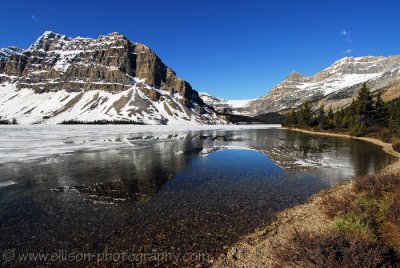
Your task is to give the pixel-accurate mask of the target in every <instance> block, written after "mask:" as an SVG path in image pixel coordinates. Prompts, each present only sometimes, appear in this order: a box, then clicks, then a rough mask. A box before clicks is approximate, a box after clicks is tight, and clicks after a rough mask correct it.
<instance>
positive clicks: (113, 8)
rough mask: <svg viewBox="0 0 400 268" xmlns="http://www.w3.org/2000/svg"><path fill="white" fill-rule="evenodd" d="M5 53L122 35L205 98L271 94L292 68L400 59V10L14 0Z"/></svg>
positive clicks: (389, 1) (210, 1) (191, 0)
mask: <svg viewBox="0 0 400 268" xmlns="http://www.w3.org/2000/svg"><path fill="white" fill-rule="evenodd" d="M1 8H2V15H1V16H0V25H2V27H1V28H0V47H6V46H9V45H16V46H19V47H22V48H27V47H28V46H29V45H30V44H31V43H32V42H34V40H35V39H36V38H37V37H38V36H40V35H41V34H42V33H43V32H44V31H45V30H52V31H55V32H59V33H62V34H66V35H68V36H71V37H75V36H78V35H79V36H84V37H94V38H96V37H98V36H99V35H101V34H107V33H110V32H119V33H121V34H124V35H126V36H127V37H128V38H129V39H130V40H132V41H133V42H142V43H145V44H147V45H148V46H149V47H150V48H152V49H153V50H154V51H155V52H156V53H157V54H158V55H159V56H160V57H161V59H162V60H163V61H164V62H165V63H166V64H167V65H168V66H170V67H171V68H173V69H174V70H175V71H176V72H177V74H178V75H179V76H180V77H181V78H183V79H185V80H187V81H189V82H190V83H191V84H192V86H193V87H194V88H195V89H197V90H199V91H206V92H209V93H211V94H213V95H216V96H219V97H223V98H228V99H243V98H256V97H259V96H261V95H264V94H265V93H266V92H267V91H268V90H270V89H271V88H272V87H273V86H274V85H276V84H277V83H279V82H280V81H281V80H282V79H284V78H285V77H286V76H287V75H288V74H289V73H290V72H291V71H293V70H297V71H299V72H301V73H303V74H306V75H311V74H314V73H315V72H317V71H319V70H322V69H324V68H326V67H328V66H329V65H331V64H332V63H333V62H334V61H336V60H338V59H340V58H342V57H345V56H365V55H397V54H400V43H399V41H400V27H399V26H400V16H399V10H400V3H399V1H395V0H380V1H377V0H376V1H370V0H364V1H351V0H347V1H342V0H337V1H322V0H303V1H301V0H297V1H296V0H280V1H278V0H276V1H272V0H270V1H269V0H201V1H200V0H185V1H184V0H168V1H165V0H147V1H144V0H140V1H136V0H132V1H101V0H97V1H95V0H87V1H82V0H81V1H77V0H69V1H41V0H36V1H4V2H3V3H2V4H1Z"/></svg>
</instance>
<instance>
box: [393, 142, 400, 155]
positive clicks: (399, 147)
mask: <svg viewBox="0 0 400 268" xmlns="http://www.w3.org/2000/svg"><path fill="white" fill-rule="evenodd" d="M392 147H393V150H395V151H396V152H399V153H400V142H398V143H395V144H393V145H392Z"/></svg>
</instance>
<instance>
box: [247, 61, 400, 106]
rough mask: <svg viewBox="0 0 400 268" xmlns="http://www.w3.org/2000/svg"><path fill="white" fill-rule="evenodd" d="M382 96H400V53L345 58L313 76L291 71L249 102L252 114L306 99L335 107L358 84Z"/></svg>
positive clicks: (351, 94) (343, 103) (352, 93)
mask: <svg viewBox="0 0 400 268" xmlns="http://www.w3.org/2000/svg"><path fill="white" fill-rule="evenodd" d="M364 82H367V83H368V86H369V87H370V88H371V90H373V91H377V90H381V91H382V92H383V96H384V98H386V99H393V98H395V97H399V96H400V83H399V82H400V56H391V57H358V58H352V57H346V58H343V59H341V60H338V61H336V62H335V63H334V64H333V65H331V66H330V67H328V68H326V69H325V70H323V71H321V72H318V73H316V74H315V75H313V76H304V75H301V74H300V73H298V72H292V73H291V74H290V75H289V76H288V77H287V78H286V79H285V80H284V81H282V82H281V83H280V84H278V85H277V86H275V87H274V88H273V89H272V90H271V91H270V92H269V93H268V94H266V95H265V96H263V97H261V98H259V99H257V100H255V101H252V102H250V104H249V106H250V111H254V113H258V114H259V113H266V112H285V111H287V110H288V109H291V108H292V107H298V106H299V105H301V104H303V103H304V102H306V101H309V102H310V103H311V105H312V106H313V108H314V109H316V108H318V107H319V106H320V105H321V104H324V105H325V107H332V108H333V109H337V108H340V107H343V106H346V105H348V104H349V103H350V102H351V101H352V99H353V98H354V97H355V96H356V95H357V93H358V90H359V88H360V87H361V85H362V83H364Z"/></svg>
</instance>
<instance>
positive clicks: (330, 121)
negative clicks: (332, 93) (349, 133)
mask: <svg viewBox="0 0 400 268" xmlns="http://www.w3.org/2000/svg"><path fill="white" fill-rule="evenodd" d="M327 125H328V127H329V128H333V127H334V126H335V118H334V114H333V110H332V107H329V110H328V118H327Z"/></svg>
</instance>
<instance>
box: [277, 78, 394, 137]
mask: <svg viewBox="0 0 400 268" xmlns="http://www.w3.org/2000/svg"><path fill="white" fill-rule="evenodd" d="M284 125H285V126H288V127H298V128H312V129H319V130H342V131H346V132H351V134H352V135H354V136H363V135H366V134H368V133H369V132H376V131H382V130H386V131H388V132H390V133H391V134H393V133H398V132H399V131H400V98H397V99H395V100H393V101H390V102H385V101H383V99H382V96H381V93H378V94H377V95H376V96H375V97H374V96H373V94H372V93H371V91H370V89H369V88H368V86H367V84H366V83H364V84H363V86H362V87H361V89H360V90H359V92H358V96H357V98H356V99H353V101H352V103H351V104H350V105H349V106H348V107H346V108H341V109H339V110H337V111H333V110H332V108H331V107H330V108H329V109H328V110H326V109H325V107H324V106H323V105H322V106H321V107H319V109H318V110H317V111H315V112H313V111H312V110H311V106H310V104H309V103H308V102H306V103H304V104H303V105H302V106H301V107H300V108H299V109H297V110H295V109H292V110H291V112H290V113H289V114H287V115H286V117H285V122H284Z"/></svg>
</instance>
